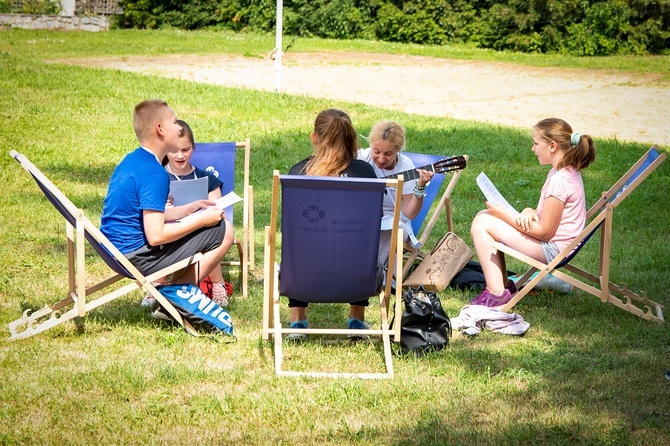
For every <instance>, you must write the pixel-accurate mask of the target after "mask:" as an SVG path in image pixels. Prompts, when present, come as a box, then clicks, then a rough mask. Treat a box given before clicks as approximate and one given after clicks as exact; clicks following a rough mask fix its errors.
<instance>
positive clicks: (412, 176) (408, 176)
mask: <svg viewBox="0 0 670 446" xmlns="http://www.w3.org/2000/svg"><path fill="white" fill-rule="evenodd" d="M417 169H421V170H427V171H429V172H435V165H434V164H428V165H426V166H422V167H417V168H414V169H411V170H406V171H404V172H398V173H394V174H393V175H389V176H386V177H384V178H385V179H386V178H389V179H394V178H398V175H402V176H403V178H404V180H405V181H412V180H416V179H417V178H419V172H418V170H417Z"/></svg>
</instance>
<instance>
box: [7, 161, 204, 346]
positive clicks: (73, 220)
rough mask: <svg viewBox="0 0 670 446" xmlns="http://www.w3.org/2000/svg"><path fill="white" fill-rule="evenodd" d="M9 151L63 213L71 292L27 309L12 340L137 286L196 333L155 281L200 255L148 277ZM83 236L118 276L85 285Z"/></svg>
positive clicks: (79, 314)
mask: <svg viewBox="0 0 670 446" xmlns="http://www.w3.org/2000/svg"><path fill="white" fill-rule="evenodd" d="M10 155H11V156H12V157H13V158H14V159H15V160H16V161H18V162H19V163H20V164H21V166H22V167H23V168H24V169H26V170H27V171H28V172H29V173H30V175H32V177H33V179H34V180H35V181H36V182H37V185H38V186H39V187H40V189H41V190H42V192H44V195H46V197H47V198H48V199H49V201H50V202H51V204H53V205H54V207H55V208H56V209H57V210H58V211H59V212H60V213H61V215H62V216H63V217H65V232H66V237H67V266H68V283H69V291H68V292H67V296H66V297H65V298H64V299H62V300H60V301H58V302H56V303H55V304H53V305H49V304H47V305H45V307H44V308H42V309H41V310H37V311H35V312H32V313H31V310H30V309H28V310H26V311H24V313H23V316H22V317H21V318H19V319H17V320H15V321H13V322H10V324H9V331H10V333H11V336H10V339H23V338H27V337H30V336H33V335H35V334H37V333H41V332H43V331H45V330H47V329H49V328H52V327H55V326H57V325H60V324H62V323H63V322H66V321H68V320H70V319H73V318H75V317H83V316H86V314H87V313H88V312H90V311H91V310H93V309H95V308H97V307H99V306H101V305H103V304H106V303H107V302H110V301H112V300H114V299H116V298H118V297H121V296H123V295H125V294H127V293H129V292H131V291H134V290H136V289H138V288H143V289H144V290H146V291H147V292H149V293H151V295H152V296H153V297H155V298H156V300H157V301H158V302H160V304H161V305H162V306H163V308H165V310H166V311H168V312H169V313H170V314H171V315H172V317H174V319H175V320H176V321H177V322H179V323H180V324H181V325H182V326H183V327H184V328H185V329H186V330H187V331H188V332H189V333H191V334H193V335H197V332H196V331H195V329H194V328H193V327H192V326H191V325H190V324H189V323H188V322H187V321H185V320H184V319H183V318H182V317H181V315H180V314H179V312H178V311H177V310H176V309H175V308H174V306H172V304H170V302H169V301H168V300H167V299H165V298H164V297H163V295H162V294H161V293H159V292H158V290H156V288H155V287H154V286H153V285H152V282H154V281H156V280H158V279H160V278H162V277H165V276H168V275H170V274H172V273H174V272H176V271H180V270H183V269H184V268H187V267H189V266H190V265H191V264H192V263H196V262H198V261H200V259H201V258H202V254H196V255H195V256H193V258H190V259H185V260H182V261H180V262H178V263H175V264H173V265H171V266H169V267H167V268H164V269H162V270H160V271H157V272H155V273H153V274H150V275H147V276H144V275H142V274H141V273H140V272H139V271H138V270H137V269H136V268H135V266H133V264H132V263H130V261H128V259H126V258H125V257H124V255H123V254H121V252H120V251H119V250H118V249H117V248H116V247H115V246H114V245H113V244H112V243H111V242H110V241H109V240H108V239H107V237H105V235H104V234H103V233H102V232H100V230H99V229H98V228H97V227H96V226H95V225H94V224H93V223H92V222H91V221H90V220H89V219H88V218H86V217H85V216H84V212H83V211H82V210H81V209H78V208H77V207H76V206H75V205H74V204H73V203H72V202H71V201H70V200H69V199H68V198H67V197H66V196H65V195H64V194H63V193H62V192H61V191H60V190H58V188H57V187H56V186H54V184H53V183H52V182H51V181H50V180H49V179H48V178H47V177H46V176H45V175H44V174H43V173H42V172H40V170H39V169H38V168H37V167H35V165H34V164H32V163H31V162H30V161H29V160H28V159H27V158H26V157H25V156H23V155H21V154H20V153H18V152H16V151H15V150H12V151H11V152H10ZM85 241H88V242H89V243H90V244H91V246H92V247H93V249H94V250H95V251H96V252H97V253H98V254H99V255H100V257H102V259H103V260H104V261H105V263H107V265H108V266H109V267H110V268H111V269H112V270H113V271H114V273H115V274H114V275H113V276H111V277H109V278H107V279H105V280H102V281H100V282H98V283H95V284H93V285H91V286H88V287H87V286H86V258H85V249H84V248H85ZM122 279H132V282H131V283H129V284H127V285H124V286H122V287H120V288H118V289H115V290H113V291H110V292H108V293H106V294H103V295H101V296H99V297H96V298H95V299H94V300H91V301H87V298H88V297H89V296H91V295H92V294H94V293H97V292H99V291H103V290H105V289H107V288H108V287H109V286H110V285H112V284H114V283H116V282H118V281H120V280H122Z"/></svg>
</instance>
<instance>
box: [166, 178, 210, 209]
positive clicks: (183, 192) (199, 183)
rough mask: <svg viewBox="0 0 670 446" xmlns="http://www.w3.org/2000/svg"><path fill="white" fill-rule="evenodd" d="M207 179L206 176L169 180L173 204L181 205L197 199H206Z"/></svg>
mask: <svg viewBox="0 0 670 446" xmlns="http://www.w3.org/2000/svg"><path fill="white" fill-rule="evenodd" d="M208 186H209V180H208V179H207V177H202V178H196V179H194V180H182V181H171V182H170V193H169V195H170V196H171V197H172V205H173V206H183V205H185V204H189V203H192V202H194V201H198V200H206V199H207V193H208V191H207V188H208Z"/></svg>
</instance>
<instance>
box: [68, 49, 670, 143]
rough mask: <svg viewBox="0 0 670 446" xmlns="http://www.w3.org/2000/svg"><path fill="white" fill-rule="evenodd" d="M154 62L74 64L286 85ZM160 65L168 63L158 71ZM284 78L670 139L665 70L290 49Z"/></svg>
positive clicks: (288, 87) (425, 106) (252, 67)
mask: <svg viewBox="0 0 670 446" xmlns="http://www.w3.org/2000/svg"><path fill="white" fill-rule="evenodd" d="M151 59H152V58H147V57H141V58H140V57H138V58H129V57H124V58H123V59H109V58H105V59H86V60H81V59H79V60H72V61H66V62H70V63H76V64H78V65H86V66H102V67H108V68H116V69H121V70H127V71H134V72H140V73H147V74H154V75H161V76H167V77H176V78H180V79H186V80H191V81H195V82H203V83H209V84H217V85H225V86H229V87H244V88H250V89H259V90H267V91H276V87H277V76H276V72H275V67H274V62H273V61H271V60H270V59H269V58H265V59H260V58H250V57H242V56H230V55H220V56H214V57H212V56H207V57H193V56H188V57H183V56H167V57H166V56H161V57H160V58H158V57H157V58H155V60H151ZM59 62H63V61H59ZM150 62H151V63H150ZM154 62H156V63H154ZM156 66H163V67H164V68H162V69H161V70H156V69H155V68H151V67H156ZM280 75H281V78H280V84H279V85H280V87H281V88H280V89H281V92H283V93H288V94H296V95H305V96H310V97H319V98H331V99H337V100H343V101H350V102H361V103H365V104H369V105H372V106H378V107H383V108H387V109H393V110H401V111H404V112H408V113H414V114H420V115H428V116H445V117H451V118H456V119H463V120H474V121H480V122H490V123H496V124H503V125H510V126H514V127H519V128H526V129H527V128H530V127H531V126H532V125H533V124H534V123H535V122H537V121H538V120H540V119H542V118H545V117H549V116H557V117H561V118H563V119H565V120H566V121H568V122H569V123H571V124H572V126H573V127H574V130H575V131H578V132H580V133H588V134H590V135H591V136H593V137H598V138H616V139H618V140H620V141H639V142H644V143H657V144H659V145H661V146H664V147H667V146H670V123H669V122H668V118H669V117H670V83H668V82H667V81H666V82H662V81H661V80H660V76H659V75H640V74H622V73H614V72H604V71H593V70H573V69H557V68H531V67H525V66H521V65H513V64H502V63H492V62H480V61H463V60H451V59H435V58H430V57H422V56H396V55H384V54H371V53H348V52H323V53H290V52H289V53H287V54H285V55H284V58H283V64H282V70H281V72H280Z"/></svg>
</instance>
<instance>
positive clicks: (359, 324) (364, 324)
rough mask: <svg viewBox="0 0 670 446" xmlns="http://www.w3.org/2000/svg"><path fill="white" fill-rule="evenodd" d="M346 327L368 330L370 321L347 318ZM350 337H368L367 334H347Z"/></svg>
mask: <svg viewBox="0 0 670 446" xmlns="http://www.w3.org/2000/svg"><path fill="white" fill-rule="evenodd" d="M347 328H348V329H349V330H368V329H370V323H369V322H368V321H362V320H360V319H354V318H349V320H348V321H347ZM348 337H349V338H350V339H366V338H367V339H369V338H370V337H369V336H363V335H359V334H350V335H348Z"/></svg>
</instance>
